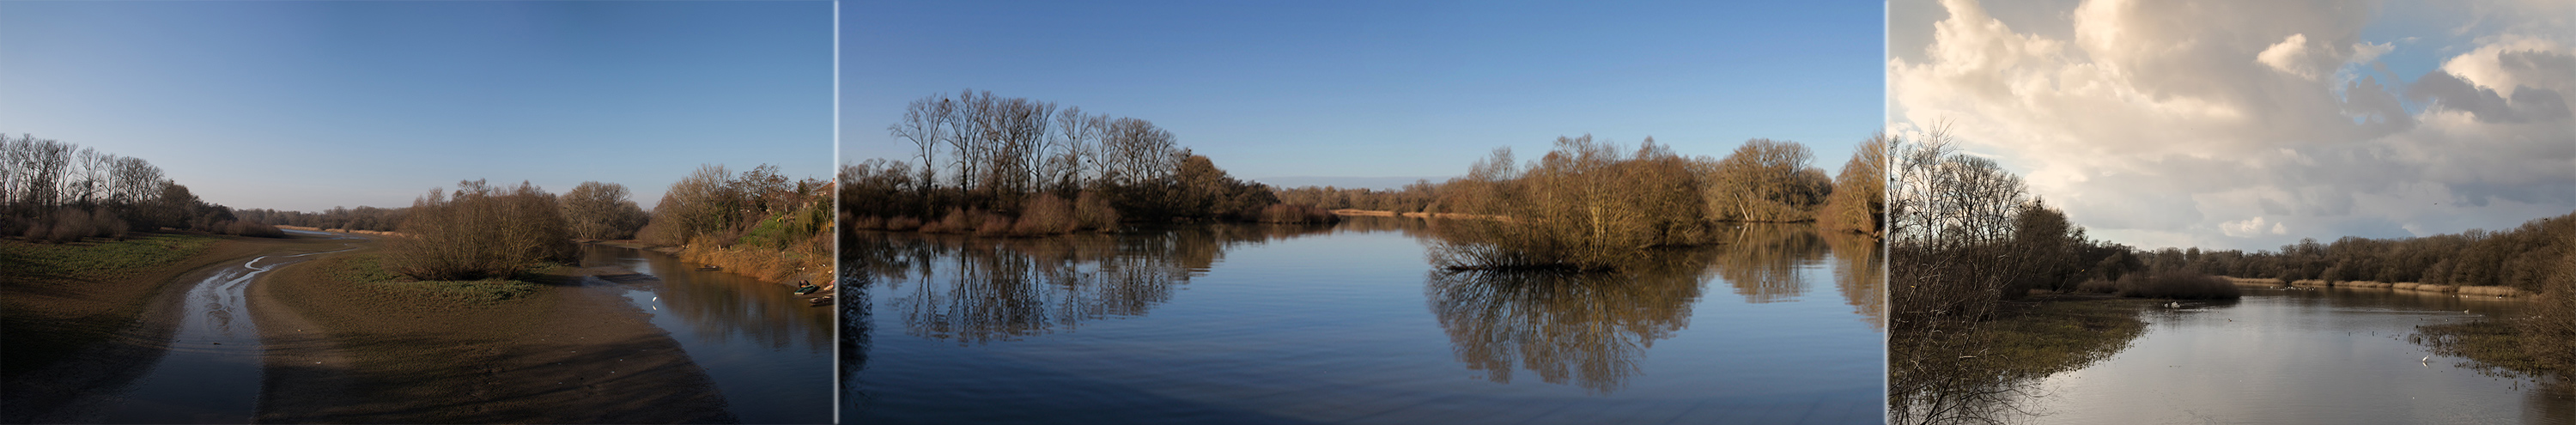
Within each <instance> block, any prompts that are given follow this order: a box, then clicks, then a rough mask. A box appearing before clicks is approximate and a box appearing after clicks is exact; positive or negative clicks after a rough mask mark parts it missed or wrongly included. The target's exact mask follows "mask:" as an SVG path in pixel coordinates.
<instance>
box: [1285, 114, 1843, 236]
mask: <svg viewBox="0 0 2576 425" xmlns="http://www.w3.org/2000/svg"><path fill="white" fill-rule="evenodd" d="M1590 137H1591V136H1589V135H1586V136H1583V137H1575V138H1560V140H1559V141H1558V145H1557V148H1556V150H1554V151H1552V152H1551V153H1550V155H1556V154H1558V153H1569V152H1572V153H1574V156H1572V157H1570V158H1586V157H1589V158H1594V159H1596V160H1597V159H1601V158H1607V156H1605V155H1603V152H1588V153H1585V152H1577V151H1579V150H1582V149H1592V150H1596V151H1597V150H1599V149H1598V147H1597V146H1593V147H1584V146H1592V145H1600V144H1601V143H1597V142H1593V141H1591V139H1590ZM1883 138H1884V136H1875V137H1874V138H1873V139H1872V140H1869V141H1864V142H1862V143H1861V144H1860V149H1859V150H1858V151H1855V152H1853V155H1852V158H1851V160H1850V161H1848V162H1846V163H1845V164H1844V165H1843V169H1842V172H1841V174H1839V175H1838V176H1836V177H1826V176H1825V174H1824V170H1822V169H1820V168H1816V167H1813V166H1810V163H1811V162H1812V160H1813V158H1814V154H1813V153H1812V151H1810V150H1808V149H1807V148H1806V146H1805V145H1802V144H1799V143H1797V142H1791V141H1775V140H1770V139H1752V140H1747V141H1745V143H1744V145H1742V146H1740V147H1738V148H1737V149H1736V150H1735V151H1734V152H1733V153H1730V154H1729V155H1727V156H1726V157H1723V158H1712V157H1707V156H1700V157H1694V158H1680V157H1679V156H1678V155H1675V154H1672V153H1671V152H1670V150H1671V149H1670V146H1667V145H1659V144H1655V142H1654V138H1652V137H1649V138H1646V140H1645V141H1644V142H1643V145H1644V146H1641V148H1644V149H1641V150H1640V151H1639V152H1636V153H1633V154H1631V155H1629V156H1628V157H1627V158H1626V159H1623V160H1620V161H1633V160H1637V159H1646V160H1648V162H1647V163H1667V164H1670V161H1674V160H1676V159H1677V158H1678V161H1679V163H1678V164H1677V165H1679V166H1680V168H1681V170H1678V171H1674V170H1664V171H1671V172H1668V173H1663V175H1661V176H1658V177H1667V178H1671V179H1677V180H1678V179H1687V180H1690V181H1689V186H1690V188H1694V189H1696V190H1695V192H1696V193H1688V194H1684V193H1675V194H1674V195H1676V196H1689V197H1694V198H1696V199H1697V201H1695V202H1697V203H1699V208H1700V210H1699V211H1696V212H1692V213H1691V214H1694V215H1697V216H1698V217H1699V218H1700V219H1702V220H1706V221H1713V222H1774V223H1777V222H1815V223H1817V224H1819V225H1821V226H1823V227H1826V228H1828V229H1832V230H1836V231H1845V232H1853V233H1863V234H1870V235H1876V234H1878V232H1879V231H1878V229H1879V227H1880V226H1879V225H1880V224H1881V223H1880V222H1881V221H1882V220H1884V219H1883V217H1881V216H1880V214H1882V213H1883V211H1884V208H1885V207H1884V200H1882V199H1881V197H1880V196H1877V195H1878V194H1879V193H1880V192H1882V189H1880V188H1882V187H1884V186H1885V184H1884V183H1881V182H1879V181H1878V179H1877V177H1876V176H1878V175H1880V174H1881V173H1882V170H1884V167H1883V165H1882V164H1883V163H1884V162H1885V159H1884V158H1885V155H1886V152H1885V150H1886V141H1885V140H1883ZM1569 146H1576V147H1580V148H1578V149H1577V151H1569V150H1567V148H1568V147H1569ZM1611 146H1615V145H1611ZM1587 155H1588V156H1587ZM1512 161H1513V159H1512V152H1511V151H1510V149H1509V148H1501V149H1496V150H1495V151H1494V152H1493V154H1492V156H1489V157H1488V158H1487V159H1485V160H1483V161H1480V162H1478V163H1476V164H1475V165H1474V166H1473V168H1471V169H1470V170H1469V173H1468V175H1466V176H1461V177H1458V178H1452V179H1450V180H1449V181H1446V182H1439V183H1434V182H1431V181H1428V180H1420V181H1416V182H1414V183H1412V184H1407V185H1405V186H1404V187H1402V188H1399V189H1393V190H1379V189H1369V188H1341V187H1332V186H1321V187H1318V186H1302V187H1290V188H1278V189H1274V190H1275V191H1276V192H1277V193H1278V197H1279V199H1281V200H1282V201H1283V202H1288V203H1294V204H1305V205H1313V206H1316V207H1319V208H1324V209H1358V210H1370V211H1387V212H1395V213H1416V212H1418V213H1457V214H1476V215H1505V216H1507V215H1510V214H1504V213H1507V212H1509V211H1503V210H1502V209H1499V208H1497V207H1496V206H1498V205H1504V204H1503V203H1499V202H1496V201H1495V198H1496V197H1498V196H1501V195H1504V194H1503V193H1501V192H1497V191H1496V189H1495V188H1496V187H1498V186H1499V185H1504V184H1506V182H1504V181H1505V180H1511V179H1515V178H1518V176H1517V174H1516V173H1517V172H1518V171H1517V170H1519V169H1537V168H1539V167H1541V166H1543V165H1546V162H1545V159H1544V158H1542V159H1541V160H1539V161H1532V162H1531V163H1529V164H1523V165H1515V164H1512ZM1641 164H1643V163H1641ZM1569 165H1570V163H1569ZM1542 174H1547V175H1553V174H1548V173H1542Z"/></svg>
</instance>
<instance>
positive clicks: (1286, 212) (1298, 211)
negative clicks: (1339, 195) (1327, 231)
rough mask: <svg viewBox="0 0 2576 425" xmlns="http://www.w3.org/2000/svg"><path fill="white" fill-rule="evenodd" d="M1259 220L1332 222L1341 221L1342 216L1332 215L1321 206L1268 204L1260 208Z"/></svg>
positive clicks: (1273, 221) (1310, 222)
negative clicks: (1267, 206) (1268, 205)
mask: <svg viewBox="0 0 2576 425" xmlns="http://www.w3.org/2000/svg"><path fill="white" fill-rule="evenodd" d="M1260 221H1261V222H1263V223H1299V224H1332V223H1339V222H1341V221H1342V216H1339V215H1334V214H1333V212H1332V211H1326V210H1324V209H1323V208H1316V207H1315V206H1312V205H1293V204H1270V207H1269V208H1263V209H1261V219H1260Z"/></svg>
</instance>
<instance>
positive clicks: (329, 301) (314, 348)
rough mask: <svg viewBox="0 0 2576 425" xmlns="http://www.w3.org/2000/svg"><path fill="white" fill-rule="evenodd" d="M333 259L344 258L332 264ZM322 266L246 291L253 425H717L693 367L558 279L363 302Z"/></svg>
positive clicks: (635, 318)
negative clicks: (518, 287) (253, 335)
mask: <svg viewBox="0 0 2576 425" xmlns="http://www.w3.org/2000/svg"><path fill="white" fill-rule="evenodd" d="M334 261H345V259H338V260H334ZM332 265H333V263H330V262H326V261H313V262H308V263H304V264H297V265H295V266H291V267H290V268H289V269H287V270H281V273H277V274H275V275H273V276H269V277H266V278H263V279H262V280H261V281H260V282H258V283H256V284H254V286H253V288H254V289H253V291H254V293H255V294H257V295H255V296H254V297H252V299H251V301H250V304H251V310H252V311H253V314H254V316H255V317H258V318H259V320H262V321H263V322H264V323H274V324H275V325H263V326H262V327H261V332H262V333H263V335H262V339H263V340H264V341H266V342H267V344H268V347H269V348H268V349H269V353H268V354H267V356H266V359H265V360H266V366H267V367H266V372H267V374H266V376H265V378H264V380H265V383H264V385H263V387H264V388H263V391H262V395H261V398H260V409H259V410H260V416H259V418H258V419H259V421H260V422H380V423H384V422H390V423H426V422H440V423H450V422H466V423H499V422H510V423H730V422H734V417H733V415H732V414H731V413H730V412H729V411H728V410H727V408H726V406H725V405H724V399H723V397H722V395H721V394H720V393H718V392H717V390H716V389H715V387H714V385H713V383H712V381H710V380H709V379H708V378H707V377H706V375H705V373H704V371H703V370H701V369H699V368H698V366H697V364H696V363H694V362H693V361H692V360H691V359H690V358H689V357H688V355H687V354H686V353H684V352H682V351H681V350H680V348H679V344H678V342H676V341H674V340H672V339H671V338H670V336H669V334H668V333H667V332H664V331H663V330H661V329H660V328H657V327H654V326H653V325H652V324H651V323H649V322H648V321H647V319H648V317H649V316H647V315H646V314H645V313H644V312H642V311H638V310H637V309H635V308H634V307H633V306H631V305H628V304H627V303H626V302H625V301H624V299H622V298H619V297H617V296H615V295H614V294H612V293H610V292H608V291H607V290H606V288H600V287H596V286H592V285H586V284H585V283H584V282H586V281H587V280H585V279H583V277H585V276H597V275H614V274H617V273H620V271H619V270H603V269H570V268H567V269H565V270H563V271H559V272H557V273H556V274H552V275H549V276H546V277H545V278H544V279H542V280H544V281H543V282H539V283H541V284H543V285H544V287H543V289H542V290H541V291H539V292H538V293H537V294H535V295H533V296H530V297H527V298H525V299H518V300H512V301H509V302H505V303H498V304H496V305H489V306H453V305H438V304H433V303H411V302H406V300H404V299H401V298H387V297H381V296H371V295H378V294H368V293H366V291H360V290H353V289H352V287H351V286H350V285H351V284H348V283H345V282H340V281H338V280H336V279H334V278H332V277H331V276H330V275H329V274H328V273H327V270H325V269H326V268H328V267H330V266H332Z"/></svg>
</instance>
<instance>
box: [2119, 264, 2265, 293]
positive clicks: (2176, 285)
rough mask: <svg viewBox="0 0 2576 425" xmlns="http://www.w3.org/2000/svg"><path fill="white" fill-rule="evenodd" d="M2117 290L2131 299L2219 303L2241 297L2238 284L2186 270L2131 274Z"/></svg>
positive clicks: (2122, 277)
mask: <svg viewBox="0 0 2576 425" xmlns="http://www.w3.org/2000/svg"><path fill="white" fill-rule="evenodd" d="M2115 286H2117V287H2118V288H2119V295H2120V296H2123V297H2132V298H2175V299H2187V300H2217V299H2235V298H2237V297H2239V296H2242V295H2241V291H2240V290H2238V289H2237V288H2236V283H2235V282H2230V281H2228V280H2227V279H2226V278H2221V277H2217V276H2210V275H2204V274H2199V273H2192V272H2190V271H2184V270H2158V271H2153V272H2147V273H2130V274H2129V275H2127V276H2121V277H2120V280H2119V281H2118V282H2116V283H2115Z"/></svg>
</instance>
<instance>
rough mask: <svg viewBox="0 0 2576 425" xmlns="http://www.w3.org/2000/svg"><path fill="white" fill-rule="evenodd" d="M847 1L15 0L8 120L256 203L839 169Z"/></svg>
mask: <svg viewBox="0 0 2576 425" xmlns="http://www.w3.org/2000/svg"><path fill="white" fill-rule="evenodd" d="M831 10H832V4H831V3H830V2H823V1H793V2H587V1H572V2H295V1H241V2H41V1H39V2H31V1H6V2H0V132H7V133H11V134H18V133H28V134H32V135H34V136H35V137H37V138H43V139H55V140H61V141H64V142H69V143H74V144H78V145H80V146H84V147H90V148H95V149H97V150H99V151H101V152H104V153H111V154H116V155H123V156H130V157H138V158H143V159H145V160H148V161H151V162H152V163H153V164H154V165H158V166H160V167H161V168H162V169H163V170H164V171H165V172H166V173H167V176H168V177H169V178H171V179H172V180H175V181H177V182H178V183H180V184H183V185H187V186H188V188H189V189H190V190H192V191H194V192H195V193H196V194H197V195H198V196H199V197H201V198H203V199H205V200H207V201H209V202H214V203H218V204H223V205H227V206H231V207H234V208H273V209H285V210H303V211H318V210H323V209H328V208H331V207H334V206H348V207H355V206H361V205H365V206H379V207H401V206H409V205H410V204H411V201H412V200H413V199H414V198H416V197H419V196H420V195H422V194H424V193H426V192H427V191H428V190H429V189H431V188H440V187H445V188H453V187H454V186H455V184H456V182H457V181H459V180H471V179H488V180H490V181H492V182H494V183H504V182H506V183H509V184H516V183H518V182H520V181H530V182H533V183H536V184H537V185H539V186H542V187H544V188H545V189H547V190H548V191H551V192H555V193H563V192H564V191H567V190H571V189H572V187H573V186H574V185H576V184H578V183H580V182H583V181H602V182H611V183H619V184H623V185H625V186H627V187H628V188H629V189H631V190H633V191H634V192H635V193H634V199H635V200H636V201H637V203H639V204H641V205H643V206H644V207H645V208H652V207H653V205H654V203H655V202H657V201H658V200H659V199H660V197H661V194H662V193H663V192H664V190H665V189H666V188H667V187H669V186H670V184H671V183H672V182H675V181H678V180H679V179H680V178H681V177H684V176H686V175H688V174H689V173H690V172H691V171H694V170H696V169H697V168H698V167H699V166H700V165H701V164H720V165H725V166H728V167H729V168H732V169H735V170H742V169H749V168H751V167H753V166H756V165H759V164H764V163H765V164H777V165H779V166H780V167H781V169H782V170H783V171H784V173H785V174H786V175H788V176H790V177H793V178H829V177H830V173H831V172H832V169H831V165H832V161H831V143H832V142H831V140H832V130H833V127H832V117H831V115H832V114H831V110H832V109H831V108H832V97H831V96H832V89H831V87H832V37H833V34H832V12H831Z"/></svg>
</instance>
